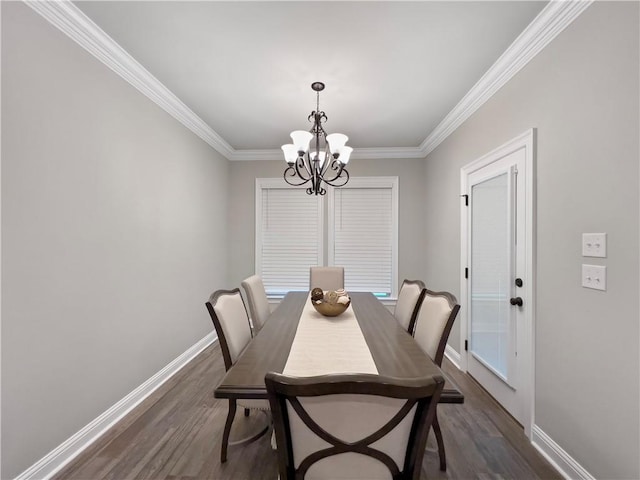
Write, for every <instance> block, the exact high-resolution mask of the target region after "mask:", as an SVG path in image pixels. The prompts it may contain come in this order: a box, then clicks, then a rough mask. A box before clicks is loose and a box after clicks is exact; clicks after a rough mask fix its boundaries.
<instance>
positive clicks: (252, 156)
mask: <svg viewBox="0 0 640 480" xmlns="http://www.w3.org/2000/svg"><path fill="white" fill-rule="evenodd" d="M424 157H425V155H424V153H422V150H420V148H418V147H378V148H354V150H353V153H352V154H351V158H352V159H354V158H355V159H356V160H363V159H366V160H372V159H408V158H424ZM228 158H229V160H233V161H244V160H279V161H282V160H283V157H282V150H280V149H273V150H235V151H234V152H233V154H232V155H231V157H228Z"/></svg>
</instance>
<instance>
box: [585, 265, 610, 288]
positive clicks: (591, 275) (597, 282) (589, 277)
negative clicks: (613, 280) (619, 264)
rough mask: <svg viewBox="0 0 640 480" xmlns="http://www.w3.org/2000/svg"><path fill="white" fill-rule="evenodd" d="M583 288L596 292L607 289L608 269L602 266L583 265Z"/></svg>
mask: <svg viewBox="0 0 640 480" xmlns="http://www.w3.org/2000/svg"><path fill="white" fill-rule="evenodd" d="M582 286H583V287H585V288H593V289H595V290H606V289H607V267H604V266H602V265H585V264H583V265H582Z"/></svg>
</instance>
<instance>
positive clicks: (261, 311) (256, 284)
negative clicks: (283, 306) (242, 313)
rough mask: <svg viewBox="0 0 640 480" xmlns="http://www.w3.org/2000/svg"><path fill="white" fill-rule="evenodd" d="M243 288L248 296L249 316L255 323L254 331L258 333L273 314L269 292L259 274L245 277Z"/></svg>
mask: <svg viewBox="0 0 640 480" xmlns="http://www.w3.org/2000/svg"><path fill="white" fill-rule="evenodd" d="M242 288H243V289H244V293H245V294H246V297H247V303H248V304H249V316H250V317H251V322H252V323H253V330H254V333H256V332H258V331H260V329H261V328H262V326H263V325H264V322H266V321H267V318H269V315H270V314H271V308H270V307H269V299H268V298H267V292H266V291H265V289H264V284H263V283H262V278H260V276H258V275H251V276H250V277H249V278H245V279H244V280H243V281H242Z"/></svg>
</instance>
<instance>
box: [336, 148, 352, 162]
mask: <svg viewBox="0 0 640 480" xmlns="http://www.w3.org/2000/svg"><path fill="white" fill-rule="evenodd" d="M351 152H353V148H351V147H342V148H341V149H340V157H338V161H339V162H340V163H342V165H346V164H347V163H349V158H350V157H351Z"/></svg>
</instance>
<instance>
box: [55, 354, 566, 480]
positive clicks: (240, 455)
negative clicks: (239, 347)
mask: <svg viewBox="0 0 640 480" xmlns="http://www.w3.org/2000/svg"><path fill="white" fill-rule="evenodd" d="M444 370H445V372H446V373H447V374H448V375H449V376H450V377H451V378H452V379H453V381H454V382H456V383H457V384H458V386H459V387H460V389H461V390H462V391H463V393H464V395H465V403H464V404H463V405H440V406H439V407H438V416H439V418H440V425H441V428H442V433H443V436H444V442H445V447H446V453H447V471H446V472H441V471H440V470H439V469H438V454H437V451H435V441H434V439H433V434H430V436H429V442H428V447H427V448H428V451H427V452H426V454H425V459H424V462H423V465H422V476H421V478H422V479H427V478H429V479H482V480H485V479H561V478H562V477H561V476H560V475H559V474H558V473H557V472H556V471H555V470H554V469H553V468H552V467H551V466H550V465H549V464H548V463H547V462H546V461H545V460H544V458H542V456H541V455H540V454H539V453H538V452H537V451H536V450H535V449H534V448H533V447H532V446H531V445H530V443H529V441H528V439H527V438H526V437H525V436H524V433H523V431H522V428H521V427H520V426H519V425H518V424H517V423H516V422H515V421H514V420H513V419H512V418H511V417H510V416H509V415H508V414H507V413H506V412H505V411H504V410H502V408H501V407H500V406H499V405H498V404H497V403H496V402H495V401H494V400H493V399H492V398H491V397H490V396H489V395H487V394H486V393H485V392H484V391H483V390H482V389H481V388H480V387H479V386H478V385H477V384H476V383H475V382H474V381H473V379H471V378H470V377H469V376H468V375H465V374H462V373H461V372H460V371H458V370H457V369H456V368H455V367H454V366H452V365H451V364H450V363H449V362H448V360H446V359H445V363H444ZM223 374H224V364H223V361H222V355H221V352H220V348H219V346H218V344H217V343H216V344H215V345H212V346H210V347H208V348H207V349H206V350H204V351H203V352H202V353H201V354H200V355H199V356H198V357H196V358H195V359H194V360H193V361H192V362H191V363H190V364H189V365H187V366H186V367H185V368H183V369H182V370H181V371H180V372H178V374H176V375H175V376H174V377H173V378H171V379H170V380H169V381H168V382H166V383H165V384H164V385H163V386H162V387H160V388H159V389H158V390H157V391H156V392H154V393H153V395H151V396H150V397H149V398H147V399H146V400H145V401H144V402H143V403H142V404H140V405H139V406H138V407H136V408H135V409H134V410H133V411H132V412H131V413H130V414H129V415H127V416H126V417H125V418H124V419H123V420H122V421H120V422H119V423H118V424H117V425H116V426H114V427H113V428H112V429H111V430H109V431H108V432H107V433H106V434H105V435H103V436H102V437H101V438H100V439H99V440H98V441H97V442H95V443H94V444H93V445H91V446H90V447H89V448H88V449H87V450H85V451H84V452H83V453H82V454H80V455H79V456H78V457H77V458H76V459H75V460H74V461H73V462H72V463H70V464H69V465H67V466H66V467H65V468H64V469H63V470H61V471H60V472H59V473H58V474H57V475H56V476H55V477H54V478H55V480H102V479H105V480H107V479H113V480H127V479H154V480H201V479H202V480H205V479H216V480H245V479H246V480H262V479H264V480H266V479H269V480H275V479H276V478H277V476H278V475H277V467H276V454H275V452H274V451H273V450H271V445H270V435H268V434H267V435H265V436H263V437H261V438H260V439H259V440H258V441H256V442H254V443H251V444H249V445H244V446H230V447H229V455H228V460H227V462H226V463H225V464H221V463H220V441H221V438H222V429H223V426H224V421H225V418H226V414H227V401H226V400H217V399H214V398H213V393H212V392H213V389H214V387H215V386H216V385H217V384H218V382H219V381H220V379H221V378H222V375H223ZM263 420H264V419H263V417H262V416H261V415H260V414H259V413H252V414H251V416H250V417H248V418H245V417H244V416H243V413H242V409H239V410H238V415H237V418H236V420H235V421H234V429H233V431H232V434H231V435H232V439H233V438H234V437H235V438H241V437H242V435H243V434H244V433H246V430H247V429H251V428H255V427H256V426H258V423H259V422H262V421H263Z"/></svg>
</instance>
